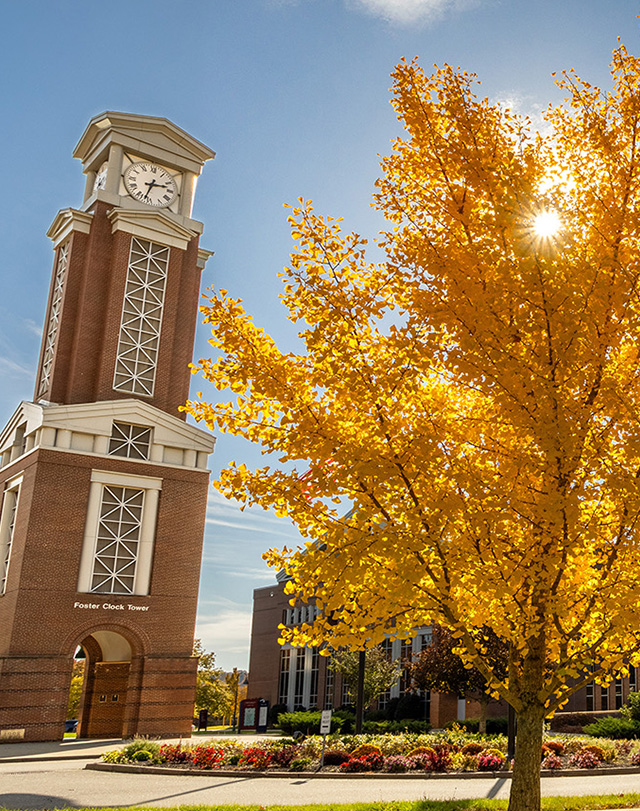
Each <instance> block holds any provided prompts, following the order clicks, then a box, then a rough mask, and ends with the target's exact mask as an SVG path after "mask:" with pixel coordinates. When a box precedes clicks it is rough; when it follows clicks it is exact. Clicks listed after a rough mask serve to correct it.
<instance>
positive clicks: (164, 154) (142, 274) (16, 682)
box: [0, 112, 214, 740]
mask: <svg viewBox="0 0 640 811" xmlns="http://www.w3.org/2000/svg"><path fill="white" fill-rule="evenodd" d="M74 157H76V158H79V159H80V160H81V161H82V165H83V171H84V173H85V174H86V186H85V193H84V201H83V204H82V206H81V208H80V209H78V210H76V209H72V208H67V209H63V210H62V211H60V212H59V213H58V214H57V216H56V218H55V219H54V221H53V224H52V226H51V228H50V230H49V232H48V235H49V236H50V237H51V239H52V241H53V246H54V250H55V256H54V265H53V275H52V283H51V292H50V295H49V302H48V307H47V315H46V320H45V328H44V335H43V341H42V350H41V356H40V362H39V369H38V374H37V380H36V389H35V395H34V401H33V402H23V403H21V404H20V405H19V406H18V408H17V410H16V412H15V414H14V415H13V416H12V417H11V419H10V420H9V422H8V424H7V426H6V427H5V428H4V430H3V431H2V433H1V434H0V496H1V499H2V500H1V505H0V740H2V739H5V740H8V739H20V738H22V739H25V740H55V739H59V738H61V737H62V734H63V730H64V721H65V717H66V709H67V701H68V696H69V686H70V680H71V672H72V664H73V658H74V654H75V653H76V651H77V649H78V647H79V646H80V647H81V648H82V649H83V651H84V656H85V659H86V667H85V679H84V684H83V694H82V699H81V707H80V720H79V725H78V734H79V736H80V737H120V736H131V735H134V734H138V735H186V736H188V735H190V733H191V719H192V710H193V699H194V690H195V674H196V666H197V660H196V659H194V658H193V657H192V648H193V636H194V626H195V616H196V603H197V592H198V581H199V573H200V560H201V551H202V537H203V529H204V517H205V508H206V500H207V491H208V482H209V471H208V470H207V459H208V456H209V454H210V453H211V452H212V451H213V442H214V440H213V438H212V437H211V435H210V434H209V433H206V432H203V431H200V430H198V429H196V428H194V427H192V426H190V425H187V423H186V422H185V415H184V414H182V413H181V412H179V411H178V407H179V406H180V405H182V404H183V403H184V402H185V401H186V399H187V397H188V390H189V380H190V373H189V369H188V364H189V362H190V361H191V358H192V352H193V341H194V335H195V326H196V318H197V312H198V310H197V308H198V299H199V294H200V274H201V270H202V268H203V267H204V264H205V262H206V261H207V259H208V257H209V256H210V252H208V251H205V250H202V249H200V248H199V247H198V241H199V237H200V234H201V233H202V224H201V223H200V222H197V221H195V220H192V219H191V208H192V203H193V195H194V191H195V181H196V178H197V176H198V175H199V174H200V172H201V170H202V167H203V164H204V162H205V161H207V160H209V159H211V158H213V157H214V153H213V152H212V151H211V150H210V149H209V148H208V147H206V146H205V145H204V144H201V143H200V142H199V141H197V140H195V139H194V138H192V137H191V136H190V135H188V134H187V133H186V132H184V131H183V130H182V129H180V128H179V127H177V126H175V125H174V124H172V123H171V122H170V121H168V120H167V119H164V118H154V117H148V116H138V115H131V114H126V113H111V112H109V113H103V114H102V115H99V116H96V117H95V118H93V119H92V120H91V122H90V123H89V125H88V127H87V129H86V130H85V132H84V134H83V136H82V138H81V139H80V141H79V143H78V145H77V146H76V149H75V151H74Z"/></svg>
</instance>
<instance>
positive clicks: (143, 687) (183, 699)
mask: <svg viewBox="0 0 640 811" xmlns="http://www.w3.org/2000/svg"><path fill="white" fill-rule="evenodd" d="M71 664H72V662H71V660H70V659H69V658H68V657H62V656H59V657H47V656H42V657H19V656H15V657H4V658H1V659H0V742H2V741H20V740H24V741H57V740H61V739H62V737H63V735H64V722H65V719H66V715H67V704H68V700H69V687H70V682H71ZM196 671H197V659H194V658H193V657H191V656H188V657H164V656H149V657H145V658H138V657H135V658H134V659H133V660H132V661H131V662H103V661H98V662H94V661H91V660H89V661H87V672H86V673H85V679H84V685H83V692H82V698H81V702H80V718H79V721H78V737H79V738H133V737H135V736H138V735H145V736H149V737H172V738H173V737H176V738H178V737H182V738H188V737H190V736H191V724H192V718H193V703H194V697H195V686H196Z"/></svg>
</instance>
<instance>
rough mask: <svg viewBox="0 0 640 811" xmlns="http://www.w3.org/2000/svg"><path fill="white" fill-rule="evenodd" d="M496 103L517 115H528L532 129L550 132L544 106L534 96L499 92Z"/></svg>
mask: <svg viewBox="0 0 640 811" xmlns="http://www.w3.org/2000/svg"><path fill="white" fill-rule="evenodd" d="M496 103H497V104H499V105H500V106H501V107H502V108H503V109H505V110H510V111H511V112H512V113H516V115H520V116H526V117H527V118H528V119H529V121H531V129H532V130H535V131H536V132H540V133H541V134H542V135H548V134H550V127H549V125H548V124H547V122H546V121H545V120H544V118H543V112H544V108H543V107H542V105H541V104H540V103H539V102H537V101H536V100H535V99H534V98H533V97H532V96H526V95H522V94H521V93H517V92H513V91H512V92H503V93H499V94H498V96H497V98H496Z"/></svg>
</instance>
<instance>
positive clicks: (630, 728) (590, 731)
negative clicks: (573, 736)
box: [584, 716, 640, 740]
mask: <svg viewBox="0 0 640 811" xmlns="http://www.w3.org/2000/svg"><path fill="white" fill-rule="evenodd" d="M584 731H585V732H586V733H587V735H592V736H593V737H594V738H613V739H617V740H619V739H626V740H630V739H632V738H640V722H638V721H634V720H632V719H631V718H612V717H611V716H609V717H606V718H599V719H598V720H597V721H596V722H595V723H593V724H587V726H586V727H584Z"/></svg>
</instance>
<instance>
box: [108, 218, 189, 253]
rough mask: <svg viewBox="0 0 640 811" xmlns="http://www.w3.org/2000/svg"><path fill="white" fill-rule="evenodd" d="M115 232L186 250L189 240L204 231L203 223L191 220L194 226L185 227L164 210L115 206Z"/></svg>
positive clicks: (113, 222) (113, 219)
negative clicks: (124, 232)
mask: <svg viewBox="0 0 640 811" xmlns="http://www.w3.org/2000/svg"><path fill="white" fill-rule="evenodd" d="M108 217H109V219H110V220H111V224H112V228H113V232H114V233H115V232H116V231H126V232H127V233H128V234H133V235H134V236H137V237H139V238H140V239H148V240H149V241H150V242H159V243H161V244H162V245H168V246H169V247H170V248H180V250H182V251H184V250H186V247H187V245H188V244H189V242H190V241H191V240H192V239H193V238H194V237H195V236H199V234H200V233H202V224H201V223H199V222H197V221H196V220H190V225H192V226H193V228H185V227H184V226H182V225H181V224H180V223H178V222H176V221H175V219H173V218H171V217H169V216H167V215H166V214H165V213H164V212H163V211H149V210H142V211H141V210H137V209H129V208H114V209H113V210H112V211H111V212H110V213H109V214H108Z"/></svg>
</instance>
